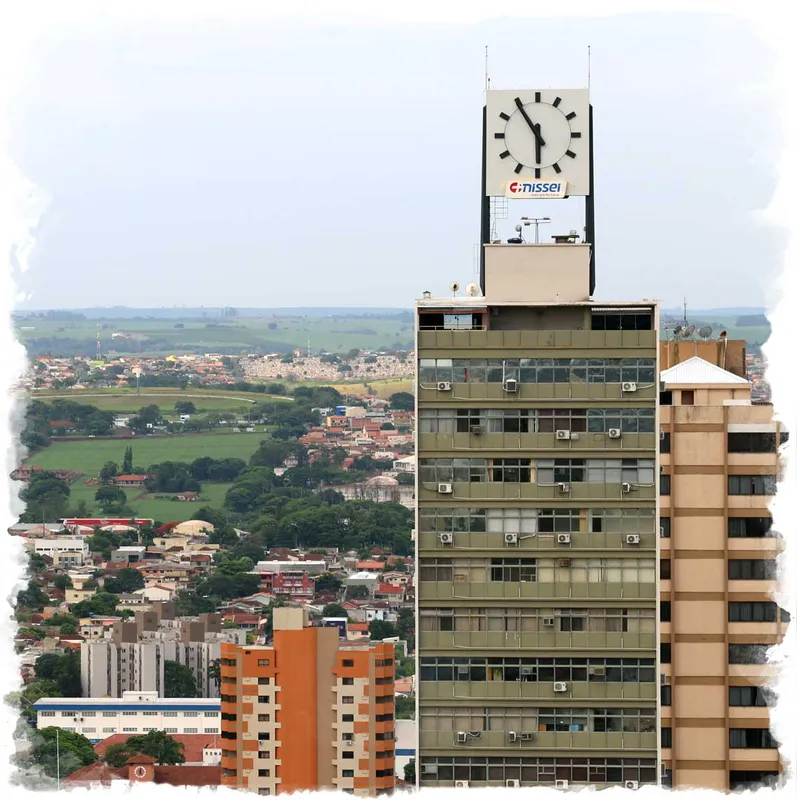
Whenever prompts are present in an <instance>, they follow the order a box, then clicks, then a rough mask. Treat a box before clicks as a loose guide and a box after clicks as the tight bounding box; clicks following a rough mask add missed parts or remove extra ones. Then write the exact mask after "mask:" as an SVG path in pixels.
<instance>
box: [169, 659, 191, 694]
mask: <svg viewBox="0 0 797 800" xmlns="http://www.w3.org/2000/svg"><path fill="white" fill-rule="evenodd" d="M163 684H164V697H196V694H197V690H196V681H195V680H194V673H193V672H191V670H190V669H189V668H188V667H186V666H185V665H184V664H181V663H180V662H179V661H170V660H168V659H167V660H166V661H164V664H163Z"/></svg>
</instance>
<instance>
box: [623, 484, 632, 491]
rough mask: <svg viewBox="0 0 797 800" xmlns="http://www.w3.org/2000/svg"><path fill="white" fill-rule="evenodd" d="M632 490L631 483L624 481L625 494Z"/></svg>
mask: <svg viewBox="0 0 797 800" xmlns="http://www.w3.org/2000/svg"><path fill="white" fill-rule="evenodd" d="M630 491H631V484H630V483H624V484H623V494H628V493H629V492H630Z"/></svg>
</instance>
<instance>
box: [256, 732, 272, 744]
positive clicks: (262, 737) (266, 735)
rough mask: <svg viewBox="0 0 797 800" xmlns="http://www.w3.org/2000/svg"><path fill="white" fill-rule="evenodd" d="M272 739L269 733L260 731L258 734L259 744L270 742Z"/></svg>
mask: <svg viewBox="0 0 797 800" xmlns="http://www.w3.org/2000/svg"><path fill="white" fill-rule="evenodd" d="M270 739H271V734H270V733H269V732H268V731H260V733H258V734H257V740H258V741H259V742H268V741H269V740H270Z"/></svg>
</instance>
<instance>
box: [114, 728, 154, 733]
mask: <svg viewBox="0 0 797 800" xmlns="http://www.w3.org/2000/svg"><path fill="white" fill-rule="evenodd" d="M167 730H168V728H167ZM102 732H103V733H116V728H103V729H102Z"/></svg>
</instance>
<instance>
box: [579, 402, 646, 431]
mask: <svg viewBox="0 0 797 800" xmlns="http://www.w3.org/2000/svg"><path fill="white" fill-rule="evenodd" d="M582 413H583V412H582ZM655 423H656V414H655V411H654V410H653V409H652V408H590V409H589V410H588V411H587V429H588V430H589V432H590V433H608V432H609V431H610V430H611V429H612V428H617V429H618V430H620V431H622V432H623V433H653V432H654V431H655V430H656V427H655Z"/></svg>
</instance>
